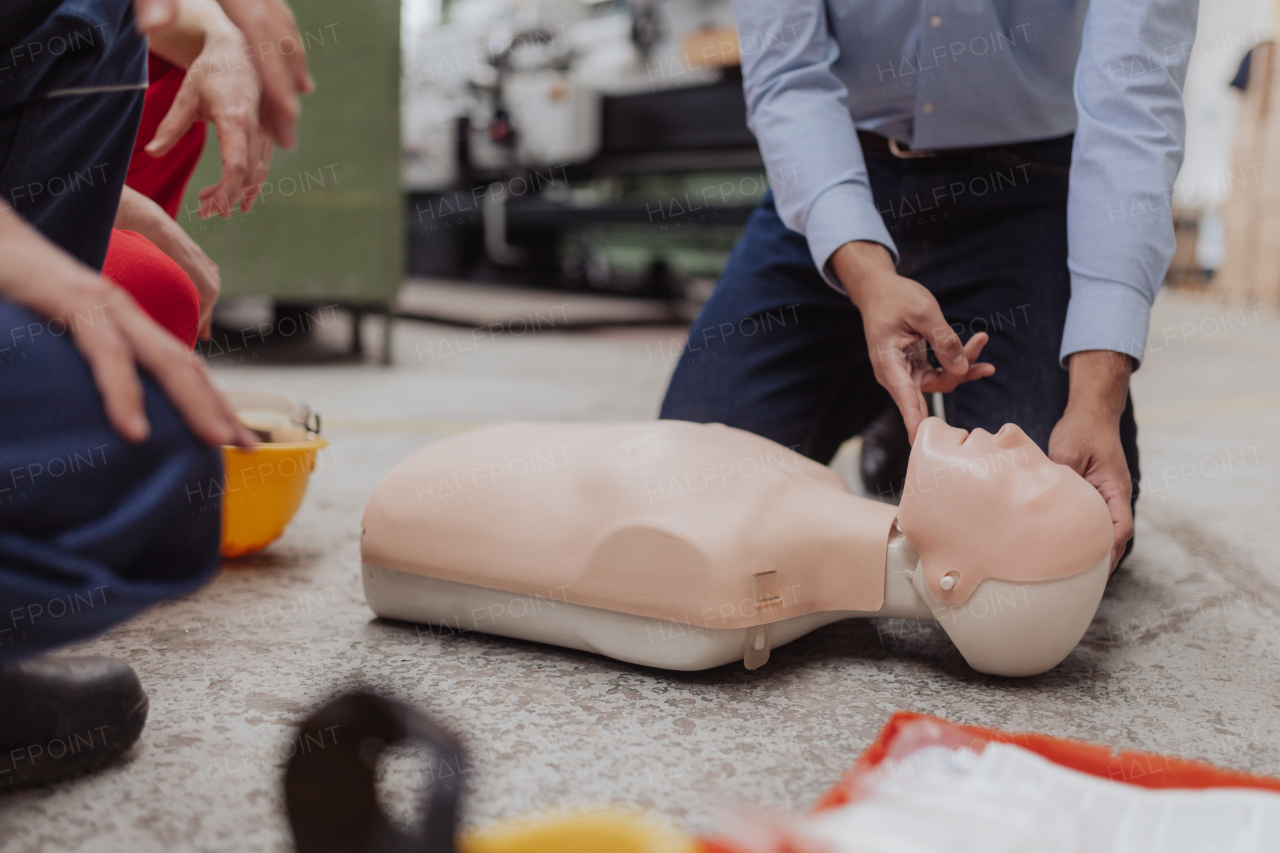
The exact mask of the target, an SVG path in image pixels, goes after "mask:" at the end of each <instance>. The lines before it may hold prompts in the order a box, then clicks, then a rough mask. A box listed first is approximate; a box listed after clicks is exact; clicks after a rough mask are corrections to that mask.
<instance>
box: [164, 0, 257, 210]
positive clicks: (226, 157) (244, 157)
mask: <svg viewBox="0 0 1280 853" xmlns="http://www.w3.org/2000/svg"><path fill="white" fill-rule="evenodd" d="M184 4H189V5H184V7H183V12H184V14H185V15H186V16H187V17H188V18H190V19H191V20H190V21H184V22H183V23H182V25H181V26H178V27H175V28H173V29H172V30H169V31H167V32H164V33H161V34H160V35H159V36H157V37H155V38H154V39H153V44H152V49H153V50H155V51H156V52H157V53H159V54H160V55H162V56H164V57H165V58H166V59H170V60H171V61H182V60H183V59H184V58H185V57H186V56H188V55H189V54H190V51H191V45H192V44H193V43H195V44H199V45H200V48H199V52H198V53H197V54H196V55H195V57H194V58H193V59H191V60H190V62H189V63H187V62H182V64H184V65H186V66H187V76H186V78H185V79H184V80H183V81H182V86H181V88H179V89H178V95H177V97H176V98H175V99H174V101H173V106H172V107H170V108H169V112H168V114H167V115H165V117H164V119H163V120H162V121H161V122H160V126H159V127H158V128H157V129H156V135H155V138H154V139H152V140H151V141H150V142H148V143H147V146H146V148H145V149H144V150H145V151H146V152H147V153H148V154H150V155H151V156H152V157H161V156H163V155H165V154H166V153H168V152H169V151H170V150H172V148H173V146H174V145H176V144H177V143H178V141H179V140H180V139H182V137H183V136H184V135H185V134H186V133H187V131H188V130H190V129H191V126H192V125H193V124H194V123H195V122H196V121H197V120H204V121H209V122H212V123H213V126H214V127H215V128H216V129H217V131H218V153H219V156H220V157H221V158H222V174H221V175H220V177H219V180H218V183H216V184H212V185H210V186H207V187H205V188H203V189H202V190H200V193H199V199H200V215H201V216H202V217H208V216H210V215H212V214H213V213H214V212H216V213H218V214H219V215H221V216H222V217H223V218H226V217H228V216H230V215H231V211H232V210H233V209H234V208H235V207H236V206H239V208H240V209H241V211H243V212H245V213H247V212H248V211H249V209H250V207H252V206H253V202H254V199H256V198H257V196H258V193H259V191H260V190H261V189H262V183H263V181H265V180H266V179H267V170H268V168H269V167H270V164H271V154H272V144H271V135H270V134H269V133H268V132H267V131H266V130H265V129H264V128H263V127H262V125H261V124H259V107H260V99H261V96H262V82H261V80H260V79H259V77H258V72H257V71H256V70H255V68H254V66H253V64H252V63H250V61H249V60H247V59H246V58H245V57H246V55H247V54H248V53H249V52H250V49H249V47H248V45H247V44H246V42H245V38H244V35H243V34H242V33H241V32H240V30H238V29H236V27H235V26H234V25H232V23H231V22H230V21H229V20H227V18H226V16H225V15H223V14H222V12H221V10H220V9H219V8H218V6H217V4H215V3H214V2H213V0H184ZM193 31H194V32H193Z"/></svg>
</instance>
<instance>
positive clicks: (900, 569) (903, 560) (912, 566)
mask: <svg viewBox="0 0 1280 853" xmlns="http://www.w3.org/2000/svg"><path fill="white" fill-rule="evenodd" d="M919 564H920V555H919V554H917V553H916V549H915V547H914V546H912V544H911V540H909V539H908V538H907V537H906V535H905V534H904V533H903V532H902V531H901V530H899V529H898V523H897V522H896V521H895V522H894V523H893V528H892V529H891V530H890V531H889V549H888V551H887V552H886V554H885V560H884V604H883V605H881V607H880V609H879V610H877V611H876V613H875V615H876V616H889V617H894V618H898V619H920V620H927V621H930V622H936V621H938V617H937V616H935V615H934V613H933V611H931V610H930V609H929V606H928V605H927V604H925V603H924V600H923V599H921V598H920V595H919V593H917V592H916V590H915V587H914V586H912V584H911V578H912V575H913V574H914V573H915V571H916V570H917V567H918V566H919Z"/></svg>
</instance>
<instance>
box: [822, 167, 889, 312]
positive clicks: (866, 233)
mask: <svg viewBox="0 0 1280 853" xmlns="http://www.w3.org/2000/svg"><path fill="white" fill-rule="evenodd" d="M804 236H805V239H806V240H808V241H809V254H811V255H812V256H813V263H814V264H815V265H816V266H817V267H818V271H819V272H820V273H822V277H823V278H824V279H826V282H827V284H829V285H831V287H833V288H835V289H836V290H837V291H839V292H840V293H845V292H846V291H845V289H844V287H843V286H842V285H841V284H840V280H839V279H837V278H836V276H835V274H834V273H833V272H831V269H830V267H829V266H828V265H827V261H829V260H831V256H832V255H833V254H835V251H836V249H839V248H840V247H841V246H843V245H844V244H845V243H848V242H850V241H852V240H869V241H871V242H872V243H879V244H880V245H882V246H884V247H885V248H886V249H888V250H889V253H890V254H891V255H893V263H894V265H895V266H896V265H897V263H898V247H897V246H895V245H894V243H893V238H892V237H890V236H889V229H888V228H885V227H884V220H883V219H881V218H880V211H879V210H877V209H876V203H875V199H874V198H872V196H871V191H870V190H868V189H867V188H866V187H863V186H859V185H858V184H853V183H841V184H836V185H835V186H833V187H829V188H827V189H826V190H824V191H823V192H822V193H821V194H820V195H819V196H818V197H817V198H816V199H815V200H814V202H813V204H812V205H810V206H809V214H808V215H807V216H806V217H805V220H804Z"/></svg>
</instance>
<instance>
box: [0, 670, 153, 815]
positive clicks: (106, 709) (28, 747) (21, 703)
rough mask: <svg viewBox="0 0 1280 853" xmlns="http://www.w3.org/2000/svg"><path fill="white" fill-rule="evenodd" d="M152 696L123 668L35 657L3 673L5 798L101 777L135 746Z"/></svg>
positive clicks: (0, 750) (0, 772) (0, 761)
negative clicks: (66, 781)
mask: <svg viewBox="0 0 1280 853" xmlns="http://www.w3.org/2000/svg"><path fill="white" fill-rule="evenodd" d="M147 704H148V703H147V694H146V691H144V690H143V689H142V683H141V682H140V681H138V675H137V673H135V672H134V671H133V669H132V668H131V667H130V666H129V665H128V664H126V663H124V662H123V661H118V660H113V659H112V658H105V657H66V656H59V657H38V658H29V659H26V660H21V661H16V662H14V663H8V664H5V665H3V666H0V794H3V793H9V792H12V791H18V790H22V789H25V788H31V787H35V786H38V785H48V784H51V783H53V782H59V781H62V780H64V779H70V778H72V777H74V776H79V775H81V774H83V773H87V772H89V771H91V770H96V769H97V768H99V767H102V766H104V765H106V764H108V763H110V762H111V761H112V760H114V759H116V758H117V757H119V756H120V755H121V754H123V753H124V752H125V750H127V749H128V748H129V747H131V746H133V744H134V742H135V741H137V739H138V736H139V735H140V734H142V727H143V726H144V725H146V722H147Z"/></svg>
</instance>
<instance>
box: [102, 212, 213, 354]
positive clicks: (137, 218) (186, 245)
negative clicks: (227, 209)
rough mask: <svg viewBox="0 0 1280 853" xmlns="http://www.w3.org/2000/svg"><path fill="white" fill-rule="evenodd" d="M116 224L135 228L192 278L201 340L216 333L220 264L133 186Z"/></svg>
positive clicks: (133, 229)
mask: <svg viewBox="0 0 1280 853" xmlns="http://www.w3.org/2000/svg"><path fill="white" fill-rule="evenodd" d="M115 227H116V228H120V229H123V230H126V231H136V232H137V233H139V234H141V235H142V236H143V237H146V238H147V239H148V240H150V241H151V242H152V243H154V244H155V245H156V248H158V249H159V250H160V251H162V252H164V253H165V254H166V255H168V256H169V257H170V258H172V259H173V260H174V262H176V263H177V264H178V266H180V267H182V271H183V272H185V273H186V274H187V275H188V276H190V277H191V281H192V282H193V283H194V284H195V286H196V292H197V293H199V294H200V325H199V328H200V332H199V334H200V339H201V340H205V341H207V340H209V338H210V337H211V336H212V333H213V306H214V305H215V304H217V302H218V295H219V294H220V293H221V292H222V277H221V275H219V273H218V265H217V264H215V263H214V262H213V261H212V260H210V259H209V256H208V255H206V254H205V253H204V250H203V249H201V248H200V247H199V246H197V245H196V242H195V241H194V240H192V239H191V238H190V237H188V236H187V232H186V231H183V230H182V226H181V225H179V224H178V223H176V222H174V221H173V220H172V219H170V218H169V214H167V213H165V212H164V209H163V208H162V207H160V205H158V204H156V203H155V202H154V201H152V200H151V199H149V198H147V197H146V196H144V195H143V194H142V193H140V192H138V191H137V190H135V189H133V188H132V187H125V188H124V192H123V193H122V194H121V196H120V206H119V207H118V208H116V222H115Z"/></svg>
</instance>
